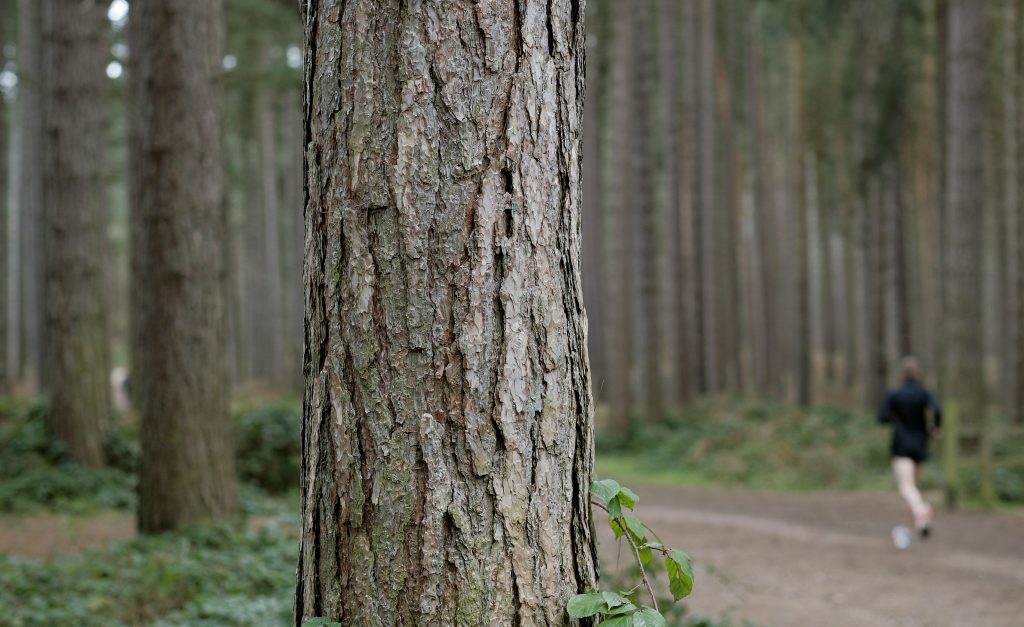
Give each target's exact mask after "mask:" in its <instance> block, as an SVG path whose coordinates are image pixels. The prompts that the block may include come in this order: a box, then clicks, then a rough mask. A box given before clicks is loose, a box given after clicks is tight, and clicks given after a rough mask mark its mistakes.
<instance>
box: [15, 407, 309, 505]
mask: <svg viewBox="0 0 1024 627" xmlns="http://www.w3.org/2000/svg"><path fill="white" fill-rule="evenodd" d="M46 411H47V408H46V404H45V402H43V401H40V400H35V401H22V400H13V399H8V398H0V512H2V513H27V512H32V511H36V510H39V509H45V510H48V511H59V512H63V513H71V514H76V513H89V512H92V511H96V510H105V509H113V510H123V511H134V509H135V506H136V502H137V499H136V494H135V486H136V468H137V466H138V458H139V447H138V429H137V426H136V425H134V424H132V423H130V422H128V421H126V420H119V421H114V422H113V423H112V425H111V428H110V430H109V433H108V439H107V444H106V452H107V460H108V466H107V467H105V468H100V469H89V468H83V467H81V466H79V465H78V464H76V463H75V462H74V461H72V460H71V458H70V457H69V456H68V453H67V450H66V449H65V448H64V447H63V446H62V445H61V444H60V443H59V442H55V441H54V440H53V439H52V438H51V437H50V435H49V433H48V432H47V429H46ZM233 423H234V427H235V429H234V443H235V451H236V467H237V469H238V474H239V479H240V480H241V482H242V506H243V509H244V510H246V511H249V512H257V513H258V511H259V508H260V507H261V502H262V499H263V497H264V496H265V495H266V494H271V495H278V494H286V493H288V492H293V491H295V490H296V489H297V488H298V477H299V463H300V456H301V451H302V447H301V442H300V432H301V430H300V426H301V409H300V407H299V405H298V404H297V403H295V402H276V403H269V404H263V405H254V406H243V407H240V408H238V409H236V410H235V412H234V414H233Z"/></svg>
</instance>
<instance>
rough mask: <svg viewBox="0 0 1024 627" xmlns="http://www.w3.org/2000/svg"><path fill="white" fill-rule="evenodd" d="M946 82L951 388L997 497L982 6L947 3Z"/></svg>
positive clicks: (987, 487) (986, 482)
mask: <svg viewBox="0 0 1024 627" xmlns="http://www.w3.org/2000/svg"><path fill="white" fill-rule="evenodd" d="M949 12H950V13H949V29H950V32H949V49H948V50H949V56H948V68H949V77H948V82H947V89H948V91H947V98H948V100H947V104H946V107H947V110H948V112H949V127H948V131H947V135H946V137H947V144H946V165H947V176H946V186H947V202H948V209H947V223H946V251H947V255H946V257H947V259H946V267H945V274H946V311H945V313H946V338H947V341H948V343H949V348H948V352H947V355H948V360H947V363H946V385H947V387H946V389H947V390H948V397H949V400H951V401H953V402H954V403H955V404H956V406H957V407H958V408H959V411H960V416H961V423H962V424H963V425H964V426H965V427H968V428H969V429H970V427H973V430H974V431H975V432H976V433H979V434H980V437H981V438H982V440H983V442H982V445H981V447H982V451H981V458H982V470H981V487H980V491H981V496H982V498H984V499H990V498H991V496H992V494H991V492H992V486H991V469H990V468H988V467H987V466H988V464H987V463H986V462H987V459H986V458H987V457H988V455H987V451H986V449H987V442H985V440H986V435H987V434H986V431H987V429H986V428H985V422H986V418H985V376H984V373H985V369H984V363H983V356H982V326H981V325H982V310H981V302H982V281H981V255H982V251H981V247H980V245H981V240H980V237H981V219H982V214H981V211H979V209H978V203H980V202H981V198H982V191H983V190H982V182H983V181H982V171H981V161H982V145H981V123H982V108H983V106H984V100H983V98H984V75H985V68H984V55H983V44H984V5H983V4H982V3H978V2H974V1H972V0H951V1H950V3H949Z"/></svg>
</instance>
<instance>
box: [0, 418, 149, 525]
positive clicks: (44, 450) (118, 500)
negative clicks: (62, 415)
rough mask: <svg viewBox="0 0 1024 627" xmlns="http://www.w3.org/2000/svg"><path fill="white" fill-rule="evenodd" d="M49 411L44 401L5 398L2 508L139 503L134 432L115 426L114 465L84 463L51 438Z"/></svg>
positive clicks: (110, 445)
mask: <svg viewBox="0 0 1024 627" xmlns="http://www.w3.org/2000/svg"><path fill="white" fill-rule="evenodd" d="M46 411H47V407H46V404H45V403H44V402H42V401H33V402H31V403H26V402H21V401H12V400H10V399H3V400H2V401H0V512H24V511H27V510H30V509H32V508H35V507H39V506H45V507H50V508H55V509H61V510H64V511H72V512H82V511H89V510H93V509H98V508H104V509H134V507H135V503H136V497H135V473H134V467H135V463H136V460H137V458H138V452H137V447H136V446H135V444H134V442H135V440H134V438H133V436H131V435H130V434H128V433H126V432H122V431H119V430H116V429H115V430H112V432H111V436H110V439H109V440H108V442H107V455H108V457H109V458H110V460H111V466H109V467H107V468H99V469H90V468H83V467H81V466H79V465H78V464H76V463H75V462H73V461H72V460H71V458H70V457H69V456H68V453H67V450H66V449H65V447H64V446H63V445H61V444H60V443H59V442H56V441H54V440H53V439H52V438H50V436H49V434H48V433H47V430H46Z"/></svg>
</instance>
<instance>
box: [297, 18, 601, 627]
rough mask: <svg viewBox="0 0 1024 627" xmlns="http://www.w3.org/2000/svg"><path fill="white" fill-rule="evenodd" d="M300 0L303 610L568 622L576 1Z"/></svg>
mask: <svg viewBox="0 0 1024 627" xmlns="http://www.w3.org/2000/svg"><path fill="white" fill-rule="evenodd" d="M342 7H344V11H342ZM308 11H309V15H308V17H307V20H306V25H307V26H306V27H307V31H306V42H307V49H306V52H307V57H306V58H307V66H306V67H307V75H306V77H307V78H306V90H307V91H306V131H305V141H306V145H307V151H306V167H307V176H306V182H307V183H306V184H307V187H306V212H305V215H306V229H307V233H308V235H307V242H308V245H307V248H306V251H307V254H306V279H305V280H306V362H305V371H306V396H305V406H304V412H303V413H304V417H303V475H302V491H303V497H302V510H303V514H302V541H301V555H300V561H299V576H298V586H297V591H296V614H297V616H296V621H297V622H301V619H303V618H305V617H309V616H327V617H330V618H332V619H334V620H340V621H342V622H343V623H344V624H348V625H368V626H369V625H389V626H390V625H481V624H486V625H511V624H523V625H565V624H567V622H568V621H567V617H566V614H565V609H564V607H565V602H566V601H567V599H568V598H569V597H570V596H571V595H573V594H575V593H577V592H580V591H582V590H584V589H586V588H588V587H590V586H593V585H594V582H595V566H594V556H593V549H594V547H593V539H592V537H591V527H590V513H589V508H590V506H589V498H588V483H589V481H590V476H591V465H592V426H591V397H590V373H589V370H588V366H587V355H586V344H585V328H586V322H585V316H584V312H583V305H582V294H581V289H580V274H579V259H580V257H579V256H580V239H579V233H580V204H581V202H580V201H581V198H580V191H581V190H580V144H579V127H580V126H579V125H580V121H581V108H582V107H581V105H582V96H583V94H582V88H583V24H582V15H580V13H579V4H578V3H575V2H570V1H568V0H552V2H550V3H548V4H539V3H522V4H519V3H513V2H495V3H491V4H486V5H484V4H477V3H475V2H472V1H470V0H461V1H459V2H453V3H451V4H449V5H448V7H447V9H446V11H444V12H443V13H442V12H438V13H434V12H433V11H432V10H431V9H429V8H428V6H427V4H426V3H420V2H412V3H401V4H399V3H397V2H393V3H379V2H368V1H365V0H364V1H357V2H349V3H347V4H344V5H337V4H334V3H319V2H311V3H310V5H309V7H308ZM466 25H472V26H471V27H469V28H466ZM371 35H372V36H371Z"/></svg>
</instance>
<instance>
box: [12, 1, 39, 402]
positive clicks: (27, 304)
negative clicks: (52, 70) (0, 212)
mask: <svg viewBox="0 0 1024 627" xmlns="http://www.w3.org/2000/svg"><path fill="white" fill-rule="evenodd" d="M42 4H43V3H42V2H40V1H39V0H19V1H18V96H17V100H16V102H15V115H14V118H15V120H14V126H15V128H17V129H18V133H19V139H20V141H19V143H18V146H19V148H20V150H19V151H18V155H17V157H16V158H17V162H18V165H17V173H16V174H14V173H12V174H14V176H15V182H14V184H15V185H17V186H18V187H17V191H16V197H17V210H16V211H17V213H18V215H19V216H20V222H21V224H20V226H21V233H22V234H21V244H22V246H21V247H20V249H21V253H22V254H21V259H22V260H23V261H22V264H21V266H22V267H21V305H22V309H21V315H20V318H21V324H22V332H23V333H24V344H23V348H24V352H23V353H22V355H21V361H22V362H23V365H24V366H27V369H23V368H22V366H21V365H19V367H18V372H19V373H22V372H24V373H25V374H28V375H29V379H30V381H31V382H32V383H33V384H34V385H36V386H38V385H39V383H40V381H41V380H42V378H43V372H42V368H43V366H42V363H43V331H44V329H43V285H44V278H45V274H44V272H43V263H44V259H43V250H44V249H43V233H44V226H43V172H44V171H45V167H44V165H43V99H42V89H43V84H44V83H43V58H42V37H43V35H42V33H43V21H42Z"/></svg>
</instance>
